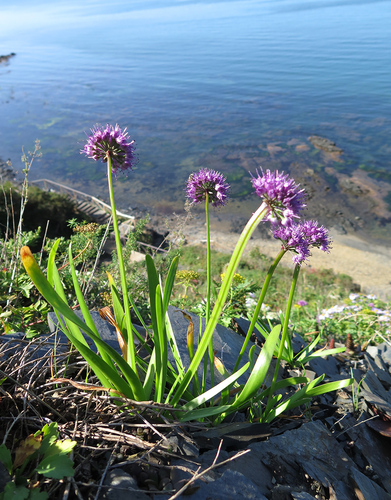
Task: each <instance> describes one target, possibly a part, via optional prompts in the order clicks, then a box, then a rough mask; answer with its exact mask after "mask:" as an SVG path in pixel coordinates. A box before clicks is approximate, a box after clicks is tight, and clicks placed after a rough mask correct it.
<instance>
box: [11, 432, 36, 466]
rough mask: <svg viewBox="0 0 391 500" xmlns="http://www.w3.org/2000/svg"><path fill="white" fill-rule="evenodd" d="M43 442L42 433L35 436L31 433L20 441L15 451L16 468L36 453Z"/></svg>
mask: <svg viewBox="0 0 391 500" xmlns="http://www.w3.org/2000/svg"><path fill="white" fill-rule="evenodd" d="M41 442H42V434H40V435H39V436H34V434H30V435H29V436H28V437H27V438H26V439H25V440H24V441H22V442H21V443H20V445H19V446H18V447H17V448H16V451H15V460H14V466H13V467H14V469H17V468H18V467H20V466H21V465H23V464H24V462H25V460H26V459H27V458H28V457H29V456H30V455H32V454H33V453H35V452H36V451H37V450H39V448H40V447H41Z"/></svg>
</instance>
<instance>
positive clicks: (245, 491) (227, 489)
mask: <svg viewBox="0 0 391 500" xmlns="http://www.w3.org/2000/svg"><path fill="white" fill-rule="evenodd" d="M199 484H200V488H199V489H198V490H197V491H195V492H194V493H193V494H191V495H188V494H186V498H188V499H189V500H205V499H206V498H209V499H213V500H236V499H237V498H245V499H247V500H251V499H254V500H267V499H266V497H265V496H264V495H262V493H261V492H260V491H259V489H258V488H257V487H256V486H255V484H254V483H253V482H252V481H251V480H250V479H248V478H246V477H245V476H244V475H243V474H241V473H240V472H237V471H234V470H230V469H228V470H226V471H225V472H224V473H223V475H222V476H221V477H220V478H219V479H217V480H216V481H212V482H210V483H204V482H203V483H199ZM181 497H182V498H185V496H184V495H181Z"/></svg>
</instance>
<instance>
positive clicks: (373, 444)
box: [346, 415, 391, 498]
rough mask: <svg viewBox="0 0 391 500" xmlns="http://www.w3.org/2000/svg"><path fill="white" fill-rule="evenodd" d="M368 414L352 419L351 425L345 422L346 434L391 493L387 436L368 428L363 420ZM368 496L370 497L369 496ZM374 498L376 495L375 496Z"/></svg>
mask: <svg viewBox="0 0 391 500" xmlns="http://www.w3.org/2000/svg"><path fill="white" fill-rule="evenodd" d="M366 418H368V416H367V415H366V416H365V415H363V416H361V417H360V419H359V422H361V425H357V422H356V421H355V420H354V419H352V423H353V425H355V427H354V428H353V427H352V425H349V422H347V423H346V430H347V434H348V435H349V437H350V439H352V440H354V446H355V448H356V449H357V450H358V451H359V452H361V453H362V455H363V456H364V457H365V459H366V460H367V462H368V464H369V466H370V467H372V469H373V471H374V472H375V473H376V475H377V476H378V477H379V479H380V483H381V485H382V486H383V488H384V489H385V490H386V491H387V492H388V493H389V494H391V475H390V470H391V450H390V444H389V443H390V440H389V438H386V437H383V436H380V435H378V434H377V433H375V432H374V431H372V430H371V429H368V427H367V426H366V425H365V423H364V421H365V419H366ZM369 498H370V497H369ZM375 498H376V497H375Z"/></svg>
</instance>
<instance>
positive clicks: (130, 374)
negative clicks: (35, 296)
mask: <svg viewBox="0 0 391 500" xmlns="http://www.w3.org/2000/svg"><path fill="white" fill-rule="evenodd" d="M21 258H22V262H23V265H24V267H25V269H26V272H27V273H28V275H29V276H30V278H31V279H32V280H33V282H34V284H35V286H36V287H37V289H38V290H39V292H40V293H41V294H42V295H43V297H45V299H46V300H47V301H48V302H49V304H50V305H51V306H52V307H53V308H54V309H55V310H57V311H58V312H59V313H61V314H62V315H63V316H64V318H67V319H69V320H70V321H71V322H72V323H74V324H75V325H77V326H78V327H79V328H80V329H81V330H83V331H84V332H85V333H86V334H87V335H88V336H89V337H91V338H92V340H93V341H94V342H95V344H97V346H98V348H99V350H100V351H102V350H105V351H106V352H107V353H108V355H109V356H111V358H112V359H113V360H114V361H115V363H117V365H118V366H119V367H120V369H121V371H122V373H123V374H124V375H125V377H126V378H127V380H128V382H129V383H130V384H131V385H132V390H133V393H134V399H138V400H139V401H142V400H144V390H143V387H142V384H141V382H140V380H139V379H138V377H137V375H136V374H135V372H134V371H133V370H132V369H131V367H130V366H129V365H128V364H127V363H126V361H125V360H124V359H123V358H122V356H120V355H119V354H118V353H117V351H116V350H115V349H113V348H112V347H110V346H109V345H107V344H106V343H105V342H103V340H102V339H101V338H100V337H98V336H96V335H95V333H94V332H93V331H92V330H91V329H90V328H89V327H88V326H87V325H86V324H85V323H84V322H83V321H82V320H81V319H80V318H79V317H78V316H77V315H76V314H75V313H74V312H73V311H72V309H70V308H69V306H68V305H67V304H66V303H65V302H64V301H63V300H62V299H61V298H60V296H59V295H58V294H57V293H56V291H55V290H54V289H53V287H52V286H51V285H50V283H49V282H48V280H47V279H46V278H45V276H44V275H43V273H42V271H41V269H40V268H39V266H38V264H37V263H36V261H35V259H34V257H33V255H32V253H31V251H30V249H29V248H28V247H22V249H21ZM64 333H65V334H66V335H67V337H68V338H69V340H70V341H71V342H72V343H73V344H74V345H75V346H76V347H77V349H79V350H80V345H84V347H87V350H86V349H83V351H84V352H81V350H80V352H81V353H82V355H83V357H85V354H86V353H87V354H88V351H91V349H90V348H89V347H88V345H87V342H86V340H85V339H84V337H83V335H82V334H81V333H80V332H79V335H80V336H81V338H82V340H80V339H79V338H77V336H75V335H73V334H72V333H70V332H69V331H68V332H67V331H65V332H64ZM75 340H76V341H77V344H76V343H75ZM91 352H92V351H91ZM94 354H95V353H94ZM102 361H103V360H102ZM106 365H107V364H106ZM97 376H98V374H97ZM102 383H103V382H102Z"/></svg>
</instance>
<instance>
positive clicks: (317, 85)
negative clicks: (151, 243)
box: [0, 0, 391, 225]
mask: <svg viewBox="0 0 391 500" xmlns="http://www.w3.org/2000/svg"><path fill="white" fill-rule="evenodd" d="M4 3H5V2H1V4H0V55H1V54H3V55H4V54H8V53H10V52H15V53H16V56H15V57H13V58H11V59H10V60H9V62H8V63H7V64H4V63H3V64H1V65H0V157H1V158H2V159H3V160H6V159H8V158H10V159H11V160H12V162H13V164H14V167H16V168H20V161H19V158H20V156H21V148H22V146H24V147H25V149H31V148H32V146H33V143H34V140H35V139H36V138H39V139H40V140H41V145H42V152H43V158H42V160H40V161H39V162H37V163H35V164H34V167H33V169H32V171H31V178H32V179H38V178H41V177H46V178H49V179H53V180H57V181H59V182H64V183H66V184H69V185H72V186H75V187H78V188H82V189H84V190H86V191H87V192H89V193H91V194H98V195H100V196H102V197H105V193H106V180H105V170H104V166H103V165H102V164H98V163H95V162H93V161H92V160H88V159H87V158H85V157H83V156H81V155H80V153H79V151H80V149H81V148H82V146H83V142H84V140H85V133H86V132H87V133H88V131H89V129H90V128H91V127H92V126H93V125H94V124H96V123H102V124H106V123H112V124H114V123H117V122H118V123H119V124H120V125H121V126H122V127H125V126H126V127H128V130H129V132H130V135H131V137H132V138H134V139H135V140H136V143H137V146H138V154H139V158H140V161H139V164H138V167H137V170H135V171H134V173H132V174H131V175H130V176H129V177H128V179H126V180H124V179H120V180H119V182H118V196H119V199H120V200H121V204H122V207H124V208H128V207H132V208H135V207H138V208H143V209H151V210H157V211H162V212H167V213H168V212H170V211H171V210H177V211H178V210H180V209H181V207H182V206H183V201H184V183H185V181H186V179H187V177H188V175H189V174H190V173H191V172H192V171H193V170H194V169H198V168H199V167H201V166H206V167H211V168H215V169H218V170H221V171H223V172H224V173H225V174H226V175H227V176H228V179H229V180H230V182H231V183H232V184H233V198H234V201H233V203H231V205H230V207H231V208H229V207H228V208H227V210H228V211H229V210H231V211H232V212H234V211H235V210H238V211H243V212H246V211H247V212H248V211H249V210H251V207H252V206H255V204H256V203H257V201H256V200H254V197H253V196H252V195H251V194H250V193H251V188H250V184H249V174H248V171H249V170H250V171H252V172H255V169H256V167H257V166H261V165H262V166H263V167H266V168H283V169H285V170H291V167H292V165H293V166H295V168H293V170H294V171H295V172H296V173H297V172H300V171H303V172H304V170H305V171H306V169H307V168H310V169H311V170H310V171H314V172H315V173H318V174H319V175H325V176H326V178H327V179H326V180H327V182H329V185H330V186H331V188H332V189H331V191H332V190H333V189H334V188H335V186H336V185H337V184H336V183H337V181H336V179H337V177H338V175H340V174H347V175H349V176H352V175H353V176H355V175H356V173H357V172H358V173H359V175H361V176H362V175H368V174H369V175H370V176H371V177H370V179H375V180H376V182H379V181H387V182H389V183H391V145H390V137H391V134H390V132H391V86H390V82H391V50H390V32H391V2H389V1H365V0H361V1H354V0H350V1H349V0H340V1H338V0H327V1H326V0H324V1H321V0H312V1H310V0H264V1H262V0H258V1H255V0H240V1H213V0H210V1H206V0H199V1H197V2H192V1H190V0H183V1H180V0H171V1H157V0H155V1H154V0H142V1H141V0H140V1H126V0H117V1H116V0H114V1H112V2H110V3H108V2H104V1H103V0H95V1H93V0H88V1H83V2H76V1H75V0H67V1H66V2H65V1H64V2H61V1H60V2H57V1H56V2H51V1H40V0H38V1H33V2H31V1H30V0H15V1H13V2H7V5H4ZM311 135H320V136H323V137H327V138H328V139H330V140H332V141H334V142H335V143H336V144H337V146H339V147H340V148H342V149H343V151H344V153H343V155H342V156H341V158H340V161H338V162H337V161H334V160H333V159H332V158H330V157H327V156H325V155H324V154H323V153H322V152H321V151H319V150H317V149H315V148H314V147H313V146H312V145H311V143H310V142H309V141H308V137H309V136H311ZM303 175H304V174H303ZM365 180H367V177H365ZM371 182H372V181H371ZM371 189H372V191H371V193H372V195H373V194H375V196H377V195H378V196H379V197H381V196H383V198H384V197H386V196H387V193H388V190H387V187H385V186H384V185H381V186H380V187H379V190H378V192H377V184H376V183H375V184H374V185H373V186H372V184H371ZM373 190H374V191H373ZM389 191H391V187H390V189H389ZM389 198H391V197H390V196H389ZM352 207H353V205H352V206H351V210H353V208H352ZM375 212H376V210H375ZM377 212H378V213H377V215H376V214H374V217H376V218H377V220H382V224H383V225H384V223H386V224H388V223H387V217H388V216H387V214H385V215H384V210H383V215H381V214H380V215H379V213H380V212H381V210H380V212H379V210H377ZM368 213H370V211H369V212H368ZM345 215H346V216H348V215H349V216H350V214H345Z"/></svg>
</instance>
